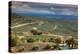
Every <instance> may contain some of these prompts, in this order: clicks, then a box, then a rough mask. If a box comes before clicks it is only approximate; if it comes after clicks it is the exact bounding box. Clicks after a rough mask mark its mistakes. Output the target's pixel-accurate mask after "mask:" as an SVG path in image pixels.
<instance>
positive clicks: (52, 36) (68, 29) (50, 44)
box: [11, 14, 78, 52]
mask: <svg viewBox="0 0 80 54" xmlns="http://www.w3.org/2000/svg"><path fill="white" fill-rule="evenodd" d="M34 22H36V23H34ZM25 23H26V24H28V25H25V26H21V27H17V28H11V31H12V32H13V33H11V49H13V48H14V47H15V48H16V49H18V50H15V49H14V50H15V51H14V52H23V51H42V50H61V46H60V44H62V45H63V44H67V45H65V46H63V48H64V47H67V46H68V47H67V49H77V48H78V40H77V38H78V37H77V22H75V24H74V20H63V19H62V20H57V19H54V20H53V19H46V18H45V17H44V18H43V17H42V18H41V17H32V16H18V15H15V14H12V16H11V26H12V27H13V26H16V25H20V24H25ZM29 23H34V24H29ZM28 32H29V33H28ZM24 33H25V34H24ZM27 33H28V34H27ZM60 36H62V38H63V37H67V38H63V39H64V43H62V39H61V38H59V37H60ZM69 37H73V38H69Z"/></svg>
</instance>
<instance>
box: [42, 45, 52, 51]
mask: <svg viewBox="0 0 80 54" xmlns="http://www.w3.org/2000/svg"><path fill="white" fill-rule="evenodd" d="M50 48H51V46H50V45H49V44H48V45H46V46H45V47H44V48H43V49H45V50H48V49H50Z"/></svg>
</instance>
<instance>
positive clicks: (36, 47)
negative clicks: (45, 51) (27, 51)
mask: <svg viewBox="0 0 80 54" xmlns="http://www.w3.org/2000/svg"><path fill="white" fill-rule="evenodd" d="M38 49H39V47H38V46H33V47H32V49H31V50H33V51H34V50H38Z"/></svg>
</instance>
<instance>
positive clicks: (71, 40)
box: [66, 38, 77, 48]
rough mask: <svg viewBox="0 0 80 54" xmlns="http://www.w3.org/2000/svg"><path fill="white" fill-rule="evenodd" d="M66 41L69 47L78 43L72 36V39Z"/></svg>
mask: <svg viewBox="0 0 80 54" xmlns="http://www.w3.org/2000/svg"><path fill="white" fill-rule="evenodd" d="M66 43H67V45H68V46H69V48H74V46H75V45H76V44H77V43H76V41H75V40H74V38H70V39H68V40H66Z"/></svg>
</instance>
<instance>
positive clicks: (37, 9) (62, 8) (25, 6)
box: [11, 1, 78, 16]
mask: <svg viewBox="0 0 80 54" xmlns="http://www.w3.org/2000/svg"><path fill="white" fill-rule="evenodd" d="M11 7H12V13H26V14H30V15H49V16H50V15H74V16H77V15H78V14H77V5H70V4H67V5H65V4H55V3H33V2H17V1H15V2H12V6H11Z"/></svg>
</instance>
